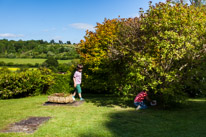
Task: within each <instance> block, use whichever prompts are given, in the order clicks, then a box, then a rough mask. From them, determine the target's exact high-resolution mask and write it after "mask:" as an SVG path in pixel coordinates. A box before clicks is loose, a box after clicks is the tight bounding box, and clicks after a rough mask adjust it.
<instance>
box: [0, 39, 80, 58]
mask: <svg viewBox="0 0 206 137" xmlns="http://www.w3.org/2000/svg"><path fill="white" fill-rule="evenodd" d="M50 56H52V57H54V58H56V59H62V60H66V59H74V58H79V55H78V53H77V52H76V46H75V43H74V44H71V42H70V41H67V42H66V43H63V42H62V41H61V40H59V42H58V43H56V42H55V41H54V40H51V41H50V42H47V41H44V40H27V41H23V40H18V41H14V40H7V39H0V57H1V58H48V57H50Z"/></svg>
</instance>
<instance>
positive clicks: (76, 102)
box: [43, 101, 85, 107]
mask: <svg viewBox="0 0 206 137" xmlns="http://www.w3.org/2000/svg"><path fill="white" fill-rule="evenodd" d="M84 102H85V101H74V102H72V103H53V102H45V103H44V104H43V105H44V106H49V105H52V106H56V105H57V106H65V105H66V106H75V107H77V106H80V105H81V104H83V103H84Z"/></svg>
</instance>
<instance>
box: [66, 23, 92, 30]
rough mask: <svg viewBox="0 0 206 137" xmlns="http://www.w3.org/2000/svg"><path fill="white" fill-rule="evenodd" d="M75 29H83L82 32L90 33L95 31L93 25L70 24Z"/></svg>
mask: <svg viewBox="0 0 206 137" xmlns="http://www.w3.org/2000/svg"><path fill="white" fill-rule="evenodd" d="M70 26H72V27H73V28H76V29H82V30H89V31H95V28H94V26H93V25H91V24H86V23H73V24H70Z"/></svg>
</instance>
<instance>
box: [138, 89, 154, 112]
mask: <svg viewBox="0 0 206 137" xmlns="http://www.w3.org/2000/svg"><path fill="white" fill-rule="evenodd" d="M147 93H148V91H142V92H140V93H139V94H137V96H136V97H135V99H134V105H135V106H136V110H139V109H146V108H147V105H146V104H145V103H144V100H145V99H146V100H147V101H149V102H152V101H151V99H150V98H149V97H148V94H147Z"/></svg>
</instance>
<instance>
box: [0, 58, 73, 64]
mask: <svg viewBox="0 0 206 137" xmlns="http://www.w3.org/2000/svg"><path fill="white" fill-rule="evenodd" d="M45 60H46V59H31V58H12V59H11V58H0V62H1V61H3V62H5V63H9V62H12V63H15V64H28V63H30V64H32V65H34V64H36V63H39V64H42V63H43V62H44V61H45ZM71 61H72V60H58V62H59V63H60V64H62V63H69V62H71Z"/></svg>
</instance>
